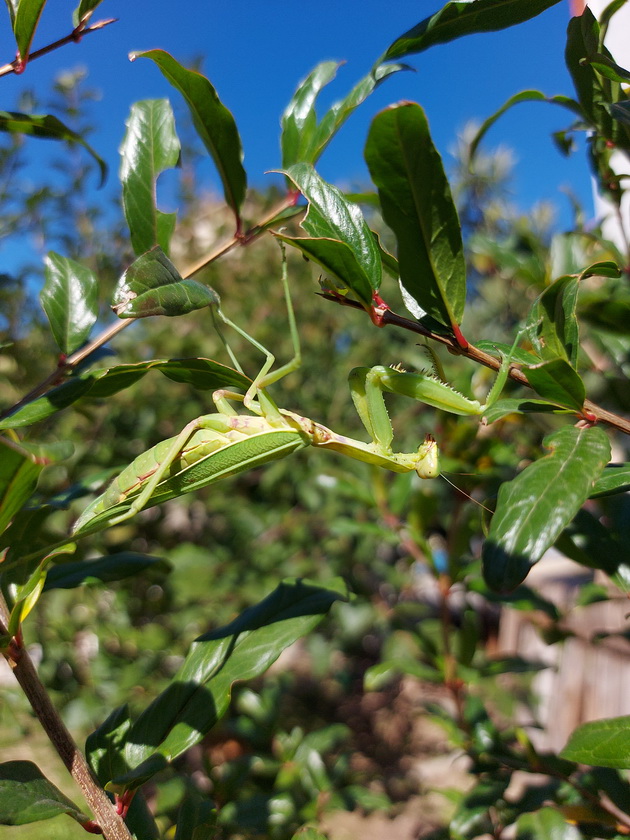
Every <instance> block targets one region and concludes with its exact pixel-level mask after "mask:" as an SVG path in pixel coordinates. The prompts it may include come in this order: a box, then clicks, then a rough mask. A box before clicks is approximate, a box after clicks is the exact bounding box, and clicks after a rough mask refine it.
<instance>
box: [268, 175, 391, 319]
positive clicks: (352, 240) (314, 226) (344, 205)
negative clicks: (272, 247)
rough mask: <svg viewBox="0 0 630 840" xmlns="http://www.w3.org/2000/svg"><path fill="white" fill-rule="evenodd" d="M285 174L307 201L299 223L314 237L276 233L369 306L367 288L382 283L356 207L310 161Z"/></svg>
mask: <svg viewBox="0 0 630 840" xmlns="http://www.w3.org/2000/svg"><path fill="white" fill-rule="evenodd" d="M285 174H286V175H287V177H288V178H290V179H291V181H293V183H294V184H295V185H296V187H297V188H298V189H299V190H300V192H301V193H302V195H303V196H304V197H305V198H306V200H307V201H308V212H307V214H306V217H305V218H304V220H303V221H302V222H301V226H302V227H303V228H304V230H305V231H306V232H307V233H308V234H309V235H310V236H311V237H313V238H312V239H304V238H300V237H287V236H284V235H282V236H280V235H279V234H278V236H279V238H280V239H283V241H285V242H288V243H289V244H291V245H293V246H295V247H297V248H299V249H300V250H301V251H302V252H303V253H304V254H306V256H308V257H309V258H310V259H313V260H315V262H317V263H319V264H320V265H321V266H322V267H323V268H324V270H325V271H326V272H327V273H328V274H329V275H331V276H332V277H334V278H335V279H336V280H338V281H339V282H340V283H341V287H342V289H345V290H347V289H348V288H349V289H352V291H353V292H354V293H355V295H356V296H357V297H358V298H359V300H360V301H361V303H363V304H364V306H366V307H369V306H371V303H372V293H373V292H375V291H377V290H378V289H379V288H380V285H381V280H382V264H381V257H380V253H379V249H378V245H377V243H376V242H375V240H374V236H373V235H372V231H371V230H370V228H369V226H368V224H367V222H366V221H365V218H364V216H363V213H362V212H361V208H360V207H359V206H358V204H354V203H352V202H351V201H348V200H347V199H346V198H345V196H344V195H343V194H342V193H341V192H340V191H339V190H338V189H337V188H336V187H333V186H332V184H328V183H326V181H324V180H323V179H322V178H320V176H319V175H318V174H317V172H316V171H315V170H314V169H313V167H312V166H310V165H309V164H306V163H298V164H296V165H295V166H292V167H290V168H289V169H287V170H286V172H285Z"/></svg>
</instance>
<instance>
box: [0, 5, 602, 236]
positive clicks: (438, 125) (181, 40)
mask: <svg viewBox="0 0 630 840" xmlns="http://www.w3.org/2000/svg"><path fill="white" fill-rule="evenodd" d="M74 5H76V0H70V2H68V3H65V2H60V0H54V1H53V0H51V2H49V3H48V5H47V7H46V9H45V11H44V16H43V19H42V23H41V25H40V29H39V31H38V34H37V36H36V40H35V44H34V48H37V47H39V46H42V45H43V44H44V43H48V42H49V41H51V40H54V39H55V38H58V37H61V36H62V35H64V34H66V33H67V32H68V31H69V29H70V14H71V10H72V8H73V7H74ZM440 5H441V3H440V0H435V2H434V0H395V2H392V3H389V4H387V8H385V4H384V3H383V2H382V1H381V2H376V0H345V2H343V3H341V2H338V0H335V1H334V2H333V0H319V2H314V3H306V2H303V0H293V2H286V0H283V1H282V2H281V1H280V0H266V2H264V3H254V2H244V1H243V0H241V2H239V0H233V2H229V3H225V2H223V3H218V2H211V0H182V1H181V2H179V3H177V2H173V0H104V2H103V3H102V4H101V6H100V7H99V8H98V9H97V11H96V14H95V18H94V19H99V18H104V17H117V18H119V22H118V23H115V24H113V25H112V26H110V27H108V28H106V29H105V30H103V31H102V32H100V33H95V34H92V35H90V36H88V37H86V38H85V39H84V40H83V41H82V42H81V43H80V44H78V45H69V46H67V47H65V48H64V49H61V50H58V51H57V52H55V53H52V54H51V55H49V56H46V57H43V58H41V59H39V60H37V61H35V62H33V63H32V64H30V65H29V67H28V68H27V71H26V72H25V73H24V74H23V75H22V76H20V77H16V76H9V77H6V78H5V79H3V80H2V84H3V86H4V94H5V103H6V104H5V105H4V106H3V107H6V108H11V107H13V106H14V103H15V99H16V96H17V94H18V93H19V91H20V90H21V89H22V88H23V87H25V86H27V87H35V88H36V89H39V90H40V91H42V90H46V89H47V86H48V85H49V84H50V81H51V80H52V78H53V77H54V76H55V75H56V74H57V73H58V72H59V71H61V70H62V69H66V68H74V67H77V66H81V65H82V66H87V67H88V68H89V84H90V85H91V86H93V87H96V88H98V89H99V90H100V91H101V93H102V98H101V99H100V101H98V102H97V103H95V105H94V107H93V110H92V116H93V119H94V121H95V123H96V124H97V126H98V130H97V132H96V133H95V134H94V135H93V136H92V138H91V142H92V144H93V145H94V146H95V148H96V149H97V151H98V152H99V153H100V154H101V155H102V156H103V157H104V158H105V159H106V160H107V162H108V163H109V165H110V169H111V172H110V184H109V187H108V189H115V182H116V172H117V169H118V154H117V149H118V146H119V144H120V141H121V138H122V136H123V133H124V120H125V118H126V116H127V114H128V111H129V107H130V105H131V103H132V102H134V101H136V100H138V99H146V98H155V97H170V98H171V99H172V101H173V103H174V104H175V106H176V109H177V111H176V112H177V113H178V114H181V115H182V116H184V115H185V114H186V112H185V110H184V108H183V107H182V105H181V100H180V99H179V94H177V93H176V92H175V91H173V90H172V89H170V88H169V85H168V84H167V82H166V81H165V80H164V79H163V77H162V75H161V73H160V72H159V70H158V69H157V67H156V66H155V65H154V64H153V63H152V62H150V61H149V60H146V59H145V60H138V61H136V62H134V63H131V62H130V61H129V60H128V54H129V52H130V51H133V50H144V49H150V48H154V47H161V48H163V49H166V50H168V51H169V52H171V53H172V54H173V55H174V56H175V57H176V58H177V59H178V60H179V61H181V62H182V63H186V62H188V61H190V60H192V59H194V58H196V57H200V56H201V57H202V58H203V69H204V72H205V74H206V75H207V76H208V78H209V79H210V80H211V81H212V83H213V84H214V85H215V87H216V89H217V91H218V93H219V96H220V97H221V99H222V100H223V102H224V103H225V104H226V105H227V107H229V108H230V110H231V111H232V112H233V114H234V116H235V118H236V121H237V124H238V126H239V129H240V132H241V136H242V139H243V146H244V150H245V166H246V169H247V171H248V175H249V179H250V182H251V183H252V184H254V185H257V186H263V185H264V184H265V183H266V180H268V179H269V178H270V176H265V174H264V173H265V171H266V170H269V169H274V168H276V167H277V166H278V165H279V150H278V135H279V118H280V115H281V113H282V111H283V109H284V107H285V105H286V103H287V101H288V100H289V98H290V96H291V94H292V92H293V90H294V89H295V87H296V85H297V84H298V82H299V81H300V80H301V79H302V78H303V77H304V76H305V75H306V74H307V73H308V72H309V71H310V70H311V69H312V68H313V66H314V65H315V64H317V63H318V62H319V61H321V60H324V59H338V60H345V61H346V64H345V65H344V66H343V67H342V68H341V69H340V71H339V73H338V76H337V79H336V81H335V82H334V83H333V84H332V85H331V86H330V93H329V94H328V93H327V96H329V99H337V98H339V97H341V96H343V95H344V94H345V93H346V91H347V90H348V89H349V88H350V87H351V85H352V84H354V83H355V81H356V80H357V79H358V78H360V77H361V76H362V75H364V74H365V73H366V71H367V70H368V69H369V67H370V66H371V65H372V63H373V61H374V60H375V59H376V58H377V57H378V56H379V55H380V54H381V53H382V52H383V51H384V50H385V49H386V47H387V46H388V45H389V43H390V42H391V41H392V40H394V39H395V38H396V37H397V36H398V35H400V34H402V33H403V32H404V31H405V30H407V29H409V28H410V27H411V26H413V25H414V24H416V23H417V22H418V21H419V20H421V19H423V18H424V17H426V16H427V15H429V14H431V13H432V12H434V11H436V10H437V9H438V8H439V7H440ZM60 7H64V8H63V10H61V9H60ZM568 17H569V10H568V3H560V4H558V5H557V6H554V7H553V8H551V9H549V10H548V11H546V12H544V13H543V14H542V15H540V16H539V17H538V18H535V19H534V20H532V21H529V22H527V23H525V24H522V25H521V26H518V27H515V28H513V29H509V30H504V31H502V32H499V33H491V34H488V35H475V36H471V37H468V38H465V39H460V40H457V41H454V42H452V43H451V44H448V45H444V46H440V47H436V48H433V49H431V50H429V51H428V52H425V53H423V54H420V55H418V56H411V57H410V58H409V59H408V61H409V63H410V64H411V65H412V66H413V67H414V68H415V71H416V72H414V73H401V74H398V75H397V76H394V77H392V78H391V79H389V80H388V81H386V82H385V83H384V84H383V85H382V86H381V88H380V89H379V90H378V91H377V92H376V94H374V95H373V96H372V97H371V98H370V99H368V101H367V102H366V103H365V104H364V105H363V106H362V107H361V108H360V109H359V110H358V111H357V112H356V113H355V114H354V115H353V117H352V118H351V120H350V121H349V122H348V123H347V124H346V126H345V127H344V128H343V129H342V131H341V133H340V135H339V136H338V137H337V138H336V139H335V140H334V141H333V143H332V144H331V146H330V147H329V148H328V150H327V152H326V153H325V155H324V157H323V158H322V160H321V163H320V166H319V169H320V172H321V174H322V175H323V176H324V177H325V178H327V179H328V180H331V181H334V182H337V183H341V184H354V185H356V184H359V183H366V182H367V170H366V168H365V165H364V163H363V158H362V149H363V144H364V142H365V137H366V134H367V130H368V127H369V123H370V120H371V118H372V117H373V116H374V114H375V113H376V112H377V111H378V110H380V109H381V108H383V107H385V106H386V105H388V104H390V103H391V102H395V101H398V100H400V99H411V100H415V101H417V102H420V103H421V104H422V105H423V107H424V108H425V110H426V111H427V114H428V117H429V121H430V124H431V128H432V132H433V137H434V140H435V142H436V144H437V146H438V148H439V149H440V151H441V152H442V154H443V156H444V157H445V163H446V165H447V167H448V163H449V155H448V150H449V148H450V147H452V145H453V143H454V140H455V138H456V135H457V132H458V130H460V129H461V128H462V126H463V125H464V124H465V123H466V122H467V121H468V120H470V119H477V120H481V119H483V118H484V117H485V116H487V115H488V114H490V113H492V111H494V110H495V109H496V108H497V107H499V106H500V105H501V104H502V103H503V102H504V101H505V99H507V98H508V97H509V96H510V95H512V94H513V93H515V92H517V91H519V90H522V89H525V88H537V89H540V90H542V91H544V92H546V93H549V94H555V93H568V94H572V92H573V91H572V86H571V81H570V79H569V76H568V74H567V72H566V69H565V67H564V62H563V50H564V38H565V31H566V26H567V22H568ZM5 36H8V25H7V30H6V32H5ZM3 44H4V50H5V53H7V52H8V54H6V55H5V56H4V58H3V60H5V59H6V60H10V58H11V54H10V52H9V47H8V44H9V41H8V37H5V38H4V39H3ZM325 102H326V99H325V98H324V103H325ZM570 122H571V115H570V114H569V112H567V111H564V110H563V109H560V108H558V107H557V106H551V105H546V104H540V103H536V104H529V103H528V104H522V105H519V106H517V107H516V108H515V109H514V110H513V111H511V112H509V113H508V114H507V115H506V116H505V117H503V118H502V120H501V121H500V122H499V123H498V124H497V125H496V126H495V127H494V128H493V129H492V131H491V133H490V135H489V136H488V140H487V145H488V146H493V145H499V144H503V145H506V146H508V147H511V148H512V149H513V150H514V152H515V156H516V159H517V167H516V173H515V174H516V177H515V180H514V200H515V202H516V203H517V204H518V206H519V207H521V208H522V209H523V210H526V209H527V208H528V207H530V206H531V205H533V204H534V203H535V202H537V201H540V200H551V201H553V202H555V203H556V204H557V205H558V207H559V209H560V218H559V224H560V225H562V224H568V223H569V218H570V214H569V204H568V201H567V199H566V198H565V197H564V195H563V194H562V193H561V192H560V188H561V187H570V188H571V190H572V191H573V192H574V193H575V194H577V195H578V196H579V197H580V198H581V200H582V201H583V202H585V203H586V204H587V206H590V194H591V186H590V180H589V173H588V167H587V164H586V160H585V156H584V155H583V154H580V153H578V154H575V155H574V156H573V157H572V158H570V159H569V160H567V159H565V158H563V157H562V156H561V155H560V154H559V152H558V151H557V150H556V149H555V147H554V145H553V143H552V141H551V139H550V133H551V132H552V131H554V130H558V129H561V128H564V127H566V126H568V125H569V123H570ZM44 145H47V144H45V143H43V142H42V141H36V140H29V157H30V159H31V160H32V164H31V166H32V175H33V177H36V174H37V166H38V165H39V164H38V158H39V157H40V155H41V156H45V155H46V154H47V150H46V151H45V150H44V149H43V148H42V149H40V148H39V147H41V146H44ZM55 151H57V150H55ZM202 176H203V179H204V183H205V184H207V186H208V187H209V188H211V187H212V186H214V185H216V184H217V179H216V177H215V174H214V172H213V170H212V167H211V165H210V164H208V165H207V166H204V167H203V168H202ZM95 186H96V185H95ZM169 209H170V208H169Z"/></svg>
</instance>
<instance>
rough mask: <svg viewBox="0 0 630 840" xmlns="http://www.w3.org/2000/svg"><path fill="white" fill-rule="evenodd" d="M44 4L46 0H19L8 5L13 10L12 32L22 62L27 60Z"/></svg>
mask: <svg viewBox="0 0 630 840" xmlns="http://www.w3.org/2000/svg"><path fill="white" fill-rule="evenodd" d="M45 5H46V0H19V2H17V3H13V2H11V4H10V6H9V8H10V9H11V8H13V11H14V14H13V16H12V23H13V34H14V35H15V41H16V43H17V48H18V53H19V55H20V58H21V59H22V61H23V62H24V64H25V63H26V62H27V61H28V54H29V52H30V50H31V43H32V41H33V36H34V35H35V30H36V29H37V24H38V23H39V18H40V16H41V13H42V11H43V9H44V6H45Z"/></svg>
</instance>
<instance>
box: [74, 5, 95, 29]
mask: <svg viewBox="0 0 630 840" xmlns="http://www.w3.org/2000/svg"><path fill="white" fill-rule="evenodd" d="M102 2H103V0H81V2H80V3H79V5H78V6H77V7H76V9H75V10H74V11H73V12H72V23H73V24H74V26H78V25H79V23H81V21H82V20H84V19H85V17H86V16H87V15H92V13H93V12H94V9H96V7H97V6H100V5H101V3H102Z"/></svg>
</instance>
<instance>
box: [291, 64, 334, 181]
mask: <svg viewBox="0 0 630 840" xmlns="http://www.w3.org/2000/svg"><path fill="white" fill-rule="evenodd" d="M338 68H339V62H338V61H322V62H321V64H318V65H317V67H315V69H314V70H312V71H311V72H310V73H309V74H308V76H307V77H306V78H305V79H304V80H303V81H302V82H300V84H299V85H298V88H297V90H296V91H295V93H294V94H293V96H292V97H291V101H290V102H289V104H288V105H287V108H286V110H285V112H284V114H283V115H282V119H281V121H280V124H281V126H282V135H281V138H280V144H281V146H282V167H283V168H284V169H287V168H288V167H289V166H292V165H293V164H294V163H315V159H314V158H313V157H312V147H313V144H314V137H315V133H316V131H317V112H316V111H315V103H316V101H317V97H318V95H319V93H320V91H321V90H322V88H323V87H325V86H326V85H327V84H329V82H331V81H332V80H333V79H334V78H335V76H336V75H337V70H338Z"/></svg>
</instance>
